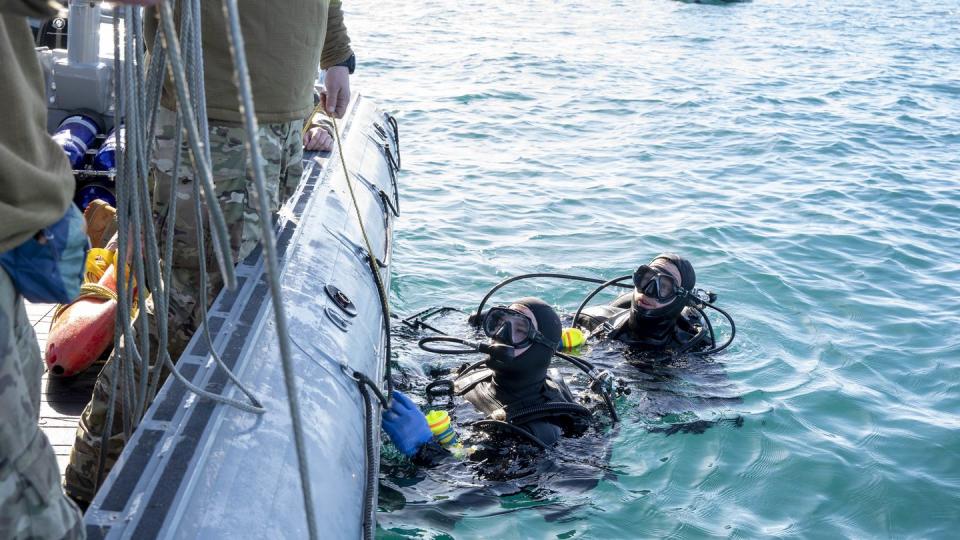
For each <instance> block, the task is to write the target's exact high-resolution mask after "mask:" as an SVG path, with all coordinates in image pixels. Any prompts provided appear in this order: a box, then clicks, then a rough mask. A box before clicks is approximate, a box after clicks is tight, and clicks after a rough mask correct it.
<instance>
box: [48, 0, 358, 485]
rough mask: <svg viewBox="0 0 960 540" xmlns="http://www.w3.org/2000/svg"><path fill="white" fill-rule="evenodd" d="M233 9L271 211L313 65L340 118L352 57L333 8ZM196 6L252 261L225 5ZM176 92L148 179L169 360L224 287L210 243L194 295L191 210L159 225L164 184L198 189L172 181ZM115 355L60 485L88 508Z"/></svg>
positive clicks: (238, 241) (118, 422)
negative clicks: (166, 240) (167, 275)
mask: <svg viewBox="0 0 960 540" xmlns="http://www.w3.org/2000/svg"><path fill="white" fill-rule="evenodd" d="M239 4H240V5H239V8H240V9H239V11H240V17H241V28H242V31H243V35H244V39H245V41H246V55H247V63H248V66H249V69H250V75H251V77H250V78H251V83H252V88H253V98H254V103H255V106H256V114H257V119H258V121H259V132H258V137H259V141H260V149H261V152H262V153H263V156H264V160H265V162H266V164H265V170H264V173H265V174H264V176H265V177H266V180H267V183H268V185H267V190H268V192H269V194H270V201H269V207H270V209H271V210H272V211H273V212H276V211H278V210H279V208H280V206H281V204H282V203H283V201H284V200H285V199H286V198H288V197H289V196H290V195H291V194H292V193H293V192H294V191H295V190H296V188H297V186H298V185H299V182H300V178H301V176H302V172H303V165H302V158H303V149H304V138H303V136H302V134H301V133H302V130H303V125H304V121H305V119H306V118H307V116H308V115H310V113H311V112H312V111H313V109H314V97H313V96H314V80H315V78H316V74H317V67H318V65H319V67H320V68H321V69H324V70H326V75H325V79H324V81H325V86H326V91H325V93H324V95H323V96H322V98H321V99H322V100H323V103H324V106H325V110H326V111H327V112H328V114H331V115H333V116H336V117H342V116H343V115H344V114H345V113H346V107H347V104H348V102H349V100H350V83H349V81H350V73H352V72H353V69H354V66H355V57H354V54H353V51H352V49H351V48H350V39H349V37H348V35H347V30H346V27H345V25H344V22H343V11H342V6H341V2H340V1H339V0H306V1H298V2H291V1H288V0H282V1H275V2H265V1H262V0H240V2H239ZM200 6H201V21H202V26H203V28H202V45H203V57H204V58H203V62H204V79H205V85H206V105H207V117H208V120H209V136H210V155H211V165H212V169H213V178H214V183H215V187H216V191H217V196H218V202H219V204H220V207H221V209H222V210H223V214H224V217H225V219H226V221H227V228H228V232H229V236H230V241H231V248H232V256H233V261H234V262H235V263H236V262H239V261H241V260H243V259H245V258H246V257H247V256H248V255H250V253H251V252H253V250H254V249H255V248H256V247H257V245H258V244H259V243H260V241H261V236H260V234H261V233H260V215H259V213H258V211H257V207H258V202H257V200H256V190H255V188H254V187H253V175H252V173H251V172H250V171H249V170H248V165H247V153H246V151H245V149H244V143H243V141H244V128H243V126H242V117H241V114H240V112H239V104H238V99H237V88H236V85H235V84H234V80H233V59H232V57H231V54H230V49H229V43H228V40H227V33H226V25H225V22H226V21H225V19H224V13H223V7H222V6H221V4H220V2H201V3H200ZM157 23H158V20H157V16H156V13H155V12H153V10H150V11H148V12H147V13H146V15H145V26H146V32H147V36H148V38H147V40H146V42H147V43H152V42H153V39H152V35H153V32H156V31H157V27H158V25H157ZM174 96H175V92H174V91H173V86H172V81H170V80H167V82H166V86H165V89H164V93H163V96H162V98H161V107H160V110H159V111H158V115H157V139H156V147H155V150H154V157H153V164H152V165H153V167H152V176H153V180H154V183H155V191H154V196H153V201H154V209H153V216H154V220H155V221H156V223H157V226H158V231H159V235H160V237H163V236H164V235H165V234H166V231H167V230H168V229H169V228H170V227H173V230H174V245H175V247H174V258H173V261H172V265H173V273H172V274H173V275H172V279H171V282H170V283H168V284H167V286H168V287H170V289H171V296H170V307H169V313H168V314H167V316H168V319H169V325H168V328H169V333H170V341H169V345H168V350H169V352H170V356H171V358H173V359H177V358H179V357H180V355H181V353H182V352H183V350H184V349H185V348H186V345H187V343H188V342H189V341H190V338H191V337H192V336H193V333H194V331H195V330H196V329H197V328H198V327H199V325H200V323H201V315H200V309H201V307H200V302H205V303H206V304H207V305H209V304H210V302H211V301H212V300H213V298H215V297H216V295H217V293H218V292H219V291H220V289H221V287H222V286H223V279H222V276H221V275H220V273H219V272H218V271H217V265H216V263H215V261H214V258H213V251H212V249H211V248H209V247H208V249H207V251H206V255H207V258H206V268H207V272H208V279H209V287H208V289H207V290H206V291H201V290H200V270H199V268H200V266H199V249H198V245H197V242H196V230H197V226H198V225H197V223H196V218H195V214H194V212H193V211H192V209H191V208H190V205H189V204H187V205H183V206H181V207H180V208H179V209H178V211H177V216H176V222H175V223H167V222H166V219H165V218H166V214H167V209H166V204H167V201H169V193H170V191H169V190H170V189H171V186H173V189H176V190H177V197H178V200H179V201H186V202H189V201H193V200H194V196H193V184H194V182H195V181H197V179H195V178H194V176H193V173H192V171H191V170H190V169H189V167H187V166H183V167H181V169H180V176H179V177H178V178H175V179H174V178H171V175H172V169H173V163H174V157H175V152H176V151H177V149H176V148H175V147H174V137H175V135H176V134H175V123H176V113H175V112H174V109H175V108H176V102H175V98H174ZM322 140H323V138H322V136H317V137H312V138H311V139H310V141H309V142H310V143H311V145H317V144H320V143H321V142H322ZM317 149H322V148H317ZM181 163H184V164H188V163H190V159H189V156H188V154H187V152H186V151H185V150H184V149H181ZM184 206H185V207H186V208H184ZM206 234H207V241H206V245H207V246H212V242H211V241H210V238H209V231H208V232H207V233H206ZM152 311H153V310H152V307H151V306H148V307H147V309H145V310H141V314H143V313H145V312H146V315H147V316H148V317H153V313H152ZM149 327H150V329H151V332H155V329H156V324H155V321H151V323H150V324H149ZM151 338H155V336H151ZM154 345H155V343H154ZM120 346H121V347H122V344H121V345H120ZM114 358H115V356H111V358H110V359H109V360H108V362H107V365H106V366H104V368H103V369H102V371H101V373H100V376H99V377H98V379H97V382H96V385H95V387H94V390H93V397H92V399H91V401H90V403H89V404H88V405H87V407H86V408H85V409H84V411H83V414H82V416H81V419H80V424H79V426H78V428H77V437H76V440H75V442H74V445H73V449H72V451H71V455H70V463H69V465H68V466H67V470H66V475H65V479H64V484H65V488H66V491H67V493H68V494H69V495H70V496H71V497H73V498H74V500H76V501H79V502H81V503H85V504H88V503H89V502H90V501H91V500H92V499H93V496H94V494H95V493H96V490H97V488H98V487H99V485H100V483H102V481H103V478H104V477H100V478H98V477H97V470H98V467H99V459H100V451H101V448H100V441H101V435H102V433H103V432H104V430H107V429H108V430H109V431H110V434H109V441H108V445H107V458H106V464H107V470H109V469H110V468H111V467H112V466H113V464H114V462H115V461H116V459H117V458H118V457H119V455H120V452H121V451H122V449H123V446H124V444H125V442H126V440H125V436H124V433H123V424H124V418H125V416H126V415H128V414H131V413H132V412H131V411H127V410H124V408H123V407H122V406H120V405H119V404H120V403H121V402H122V400H120V399H117V400H116V403H117V404H118V405H117V406H116V407H115V410H114V416H113V425H112V426H106V425H105V424H106V418H107V413H108V407H109V405H108V404H109V403H110V393H111V386H112V385H111V383H112V381H111V380H110V374H112V372H113V370H112V369H111V367H110V364H111V362H113V361H114ZM138 376H139V375H138ZM118 387H119V385H118Z"/></svg>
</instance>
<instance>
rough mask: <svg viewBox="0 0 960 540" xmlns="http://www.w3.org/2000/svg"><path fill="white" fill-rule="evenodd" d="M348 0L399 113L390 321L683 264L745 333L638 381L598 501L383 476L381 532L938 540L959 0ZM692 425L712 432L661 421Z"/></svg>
mask: <svg viewBox="0 0 960 540" xmlns="http://www.w3.org/2000/svg"><path fill="white" fill-rule="evenodd" d="M345 8H346V11H347V23H348V27H349V29H350V34H351V37H352V39H353V42H354V46H355V49H356V51H357V54H358V58H359V68H358V72H357V74H356V76H355V77H354V78H353V83H354V85H355V86H356V87H357V88H358V89H360V90H361V91H362V92H364V93H365V94H368V95H371V96H374V97H375V98H376V99H377V100H378V101H379V102H380V103H381V104H382V105H383V106H384V107H385V108H387V109H388V110H391V111H393V112H394V113H395V114H396V116H397V119H398V120H399V123H400V130H401V143H402V153H403V167H404V169H405V170H404V173H403V175H402V177H401V195H402V208H401V210H402V212H403V214H402V217H401V219H400V220H399V221H398V223H397V228H396V234H395V244H394V265H393V283H392V291H391V298H392V306H393V310H394V312H395V313H397V314H400V315H407V314H412V313H414V312H416V311H418V310H420V309H423V308H426V307H429V306H434V305H440V304H443V305H452V306H457V307H461V308H464V309H469V308H470V307H474V306H476V303H477V302H478V301H479V299H480V298H481V297H482V295H483V294H484V292H485V291H486V290H487V289H488V288H490V287H491V286H493V285H494V284H496V283H497V282H498V281H500V280H501V279H504V278H505V277H508V276H511V275H514V274H517V273H523V272H535V271H550V272H570V273H575V274H585V275H596V276H601V277H608V278H609V277H614V276H617V275H622V274H625V273H628V272H629V271H630V270H631V269H632V268H634V267H635V266H636V265H637V264H639V263H641V262H645V261H648V260H649V259H650V258H652V257H653V256H654V255H656V254H657V253H659V252H661V251H675V252H679V253H683V254H685V255H687V256H688V257H689V258H691V259H692V261H693V263H694V264H695V266H696V269H697V273H698V282H699V283H698V284H699V285H701V286H705V287H707V288H709V289H712V290H713V291H715V292H717V293H718V295H719V304H720V305H721V306H723V307H724V308H725V309H727V310H728V311H729V312H730V313H731V314H732V315H733V316H734V318H735V320H736V322H737V336H736V340H735V342H734V344H733V345H732V346H731V347H730V348H729V349H728V350H727V351H725V352H723V353H721V354H720V355H717V356H716V357H715V358H714V359H713V362H710V363H708V364H705V365H703V366H700V367H697V366H685V365H674V366H661V367H662V370H661V371H659V372H658V370H657V369H645V370H637V377H636V388H635V391H634V392H632V393H631V394H630V395H628V396H623V397H621V398H620V399H619V400H618V403H617V406H618V410H619V411H620V414H621V415H622V417H623V421H622V422H621V424H620V426H619V427H618V428H617V429H615V430H611V431H610V432H609V443H608V444H609V446H608V451H607V454H606V455H605V460H607V463H606V464H605V465H604V467H600V468H598V470H601V469H603V470H604V471H605V473H606V474H603V475H602V478H600V479H599V482H597V483H596V485H595V486H594V487H592V489H589V490H570V491H565V490H564V489H562V488H558V489H550V490H545V491H537V490H533V491H528V492H526V493H524V494H519V495H517V494H514V495H509V496H504V497H502V498H501V500H499V501H497V502H495V504H492V505H491V504H487V505H485V506H482V507H470V506H457V505H450V504H446V502H447V501H446V497H447V496H448V495H449V493H446V492H445V493H431V492H430V490H428V489H426V487H429V486H430V485H433V484H431V483H430V482H429V481H427V480H424V481H423V482H422V483H420V484H418V481H417V480H416V478H414V479H412V480H411V479H407V480H404V481H402V482H400V481H398V480H397V479H396V478H391V477H390V476H389V471H388V472H385V476H384V477H383V478H382V479H381V490H382V492H383V494H382V495H381V507H380V514H379V517H378V519H379V527H380V529H379V534H380V535H381V536H383V537H415V538H433V537H440V538H447V537H454V538H513V537H530V538H564V539H565V538H641V537H682V538H702V537H713V536H729V537H763V536H780V537H803V538H836V537H852V538H884V537H895V538H901V537H911V538H956V536H957V534H958V533H957V530H958V528H960V377H958V375H957V374H958V367H960V331H958V328H960V232H958V229H960V209H958V204H960V69H958V66H960V2H956V1H949V0H942V1H933V0H918V1H915V2H877V1H867V0H836V1H833V0H831V1H828V0H807V1H804V0H800V1H792V0H790V1H788V0H757V1H754V2H749V3H737V4H731V5H700V4H693V3H683V2H674V1H669V0H644V1H619V2H618V1H612V0H598V1H594V2H571V1H547V0H530V1H528V2H481V1H462V2H426V3H403V2H373V1H370V0H354V1H351V2H348V3H346V6H345ZM510 291H511V292H512V293H515V294H513V296H520V295H522V294H536V295H539V296H541V297H543V298H544V299H546V300H548V301H549V302H551V303H552V304H554V305H555V306H557V308H558V309H560V310H562V311H564V312H566V313H570V312H572V311H573V310H574V309H576V306H577V304H578V302H579V300H580V299H581V298H582V297H583V295H585V294H586V293H587V292H589V288H586V287H584V286H582V285H577V284H571V283H563V282H557V281H533V282H527V283H526V284H521V285H517V286H516V288H513V289H510ZM499 298H501V299H502V300H509V298H510V294H509V293H505V294H504V295H503V296H500V297H499ZM722 332H726V330H722ZM396 339H397V341H398V343H397V345H396V347H397V348H398V350H399V359H398V361H399V363H400V364H401V366H403V367H404V368H405V369H406V370H413V371H416V370H417V369H419V368H418V367H417V366H416V365H415V364H416V363H417V362H418V361H420V359H422V357H423V355H422V354H419V353H417V352H416V351H414V350H413V348H412V347H411V346H409V344H408V343H404V336H403V335H398V336H396ZM600 352H601V353H602V352H603V351H600ZM607 356H609V355H607ZM705 373H706V375H705ZM650 381H654V382H653V383H651V382H650ZM656 381H661V382H662V381H670V382H669V383H667V387H664V386H663V385H662V384H661V385H660V386H659V387H656V385H657V384H660V383H657V382H656ZM651 384H652V385H653V387H651ZM654 387H656V388H654ZM658 388H659V393H658V390H657V389H658ZM668 395H673V396H675V397H676V396H680V398H682V399H676V400H674V401H664V400H663V399H664V397H665V396H668ZM715 398H716V399H715ZM737 418H739V420H736V421H734V420H733V419H737ZM696 419H706V420H716V419H730V420H731V421H729V422H720V423H718V424H717V425H715V426H713V427H710V428H709V429H706V430H702V432H701V433H697V432H683V431H680V432H670V431H669V430H663V429H660V430H657V429H652V428H653V427H655V426H658V425H660V426H669V425H671V424H672V423H675V422H679V421H690V420H696ZM562 473H563V471H559V472H557V475H559V476H561V477H562ZM398 482H400V483H402V484H403V485H404V489H406V490H407V493H415V494H417V497H418V498H417V500H404V498H403V497H400V498H399V499H397V497H396V496H395V495H396V492H395V491H393V492H392V493H393V494H392V495H391V496H390V497H387V495H386V493H388V492H391V490H390V489H389V487H390V486H397V485H398ZM455 482H458V483H461V484H463V485H464V486H467V485H475V484H477V483H479V480H476V479H470V478H468V477H463V476H461V477H458V478H456V480H455ZM435 483H436V482H435ZM441 484H442V482H441ZM448 487H449V486H448ZM387 498H389V500H387ZM545 507H549V508H552V509H556V508H557V507H559V508H562V509H564V510H563V511H562V512H550V511H546V510H545Z"/></svg>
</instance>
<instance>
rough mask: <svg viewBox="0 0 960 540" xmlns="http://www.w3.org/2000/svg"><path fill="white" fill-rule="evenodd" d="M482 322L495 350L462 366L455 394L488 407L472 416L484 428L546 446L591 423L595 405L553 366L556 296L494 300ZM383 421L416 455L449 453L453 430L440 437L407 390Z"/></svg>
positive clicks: (424, 459)
mask: <svg viewBox="0 0 960 540" xmlns="http://www.w3.org/2000/svg"><path fill="white" fill-rule="evenodd" d="M482 326H483V331H484V333H485V334H486V335H487V337H489V338H491V339H492V345H491V346H490V349H491V352H490V356H489V358H487V359H486V360H485V361H484V362H483V363H481V364H474V365H472V366H470V367H466V366H465V367H464V368H461V369H460V370H459V371H458V372H457V374H456V377H455V378H454V379H453V381H452V386H453V394H454V395H457V396H461V397H463V398H464V399H465V400H466V401H467V402H468V403H470V405H471V406H472V408H473V409H475V410H476V411H478V412H479V413H480V414H481V415H482V419H481V420H480V421H479V422H475V423H474V424H473V425H474V426H475V427H476V428H477V429H483V430H491V429H492V430H495V431H496V432H497V433H498V434H507V435H511V436H514V437H519V440H520V441H522V442H525V443H530V444H532V445H534V446H536V447H540V448H546V447H549V446H552V445H553V444H555V443H556V442H557V441H559V440H560V438H561V437H562V436H564V434H574V433H578V432H581V431H582V430H583V429H584V428H585V427H586V426H587V425H588V424H589V422H590V419H591V412H590V410H589V409H587V408H586V407H583V406H582V405H579V404H578V403H577V402H576V400H575V399H574V397H573V396H572V394H571V392H570V390H569V388H568V387H567V385H566V383H565V382H564V380H563V378H562V377H561V376H560V373H559V371H556V370H550V361H551V359H552V358H553V355H554V353H555V352H556V351H557V349H558V347H559V346H560V335H561V332H562V330H563V328H562V326H561V324H560V317H559V316H557V313H556V311H554V309H553V308H552V307H550V305H549V304H547V303H546V302H544V301H542V300H540V299H538V298H522V299H520V300H517V301H516V302H514V303H513V304H511V305H510V306H509V307H494V308H491V309H490V310H489V311H488V312H487V313H486V315H485V316H484V320H483V325H482ZM382 423H383V429H384V431H386V432H387V435H388V436H389V437H390V440H391V441H392V442H393V443H394V445H395V446H396V447H397V449H398V450H400V452H401V453H402V454H404V455H406V456H407V457H410V458H413V460H414V462H416V463H419V464H424V465H431V464H433V463H435V462H436V461H438V460H439V459H442V458H443V457H445V456H446V455H448V452H447V450H445V449H444V448H441V446H440V445H441V444H442V445H444V446H445V447H446V448H449V446H450V442H449V437H453V435H452V433H451V434H449V435H448V436H446V437H445V436H444V433H437V434H436V437H435V436H434V433H433V431H432V430H431V427H432V426H430V424H429V423H428V421H427V418H426V417H425V416H424V415H423V413H422V412H420V409H419V408H418V407H417V406H416V405H415V404H414V403H413V402H412V401H411V400H410V398H408V397H407V396H405V395H404V394H402V393H400V392H396V391H395V392H394V400H393V402H392V403H391V406H390V408H389V409H387V410H386V411H384V413H383V421H382ZM455 453H456V452H455Z"/></svg>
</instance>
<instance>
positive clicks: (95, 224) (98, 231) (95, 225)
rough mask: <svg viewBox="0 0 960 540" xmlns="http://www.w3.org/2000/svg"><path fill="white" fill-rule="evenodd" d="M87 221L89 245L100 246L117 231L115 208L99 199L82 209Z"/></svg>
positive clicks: (104, 244)
mask: <svg viewBox="0 0 960 540" xmlns="http://www.w3.org/2000/svg"><path fill="white" fill-rule="evenodd" d="M83 219H84V220H85V221H86V222H87V236H89V237H90V244H91V247H95V248H102V247H104V246H106V244H107V242H108V241H109V240H110V238H111V237H113V235H114V234H116V232H117V210H116V209H115V208H114V207H112V206H110V205H109V204H107V203H105V202H104V201H102V200H100V199H96V200H94V201H93V202H91V203H90V204H89V205H88V206H87V209H86V210H84V211H83Z"/></svg>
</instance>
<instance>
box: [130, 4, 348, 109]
mask: <svg viewBox="0 0 960 540" xmlns="http://www.w3.org/2000/svg"><path fill="white" fill-rule="evenodd" d="M238 4H239V10H240V26H241V29H242V30H243V39H244V42H245V43H246V53H247V64H248V67H249V69H250V79H251V84H252V86H253V103H254V107H256V112H257V119H258V120H259V121H260V122H264V123H279V122H288V121H291V120H297V119H303V118H306V117H307V115H309V114H310V112H311V111H312V110H313V83H314V80H315V79H316V76H317V69H318V66H319V67H320V68H322V69H326V68H328V67H330V66H335V65H337V64H339V63H341V62H343V61H345V60H347V59H348V58H350V55H352V54H353V51H352V50H351V49H350V38H349V37H348V36H347V28H346V26H344V24H343V11H342V5H341V4H342V3H341V1H340V0H269V1H268V0H239V2H238ZM200 5H201V13H200V17H201V24H202V26H203V64H204V83H205V84H206V94H207V117H208V118H209V119H210V120H214V121H220V122H224V123H239V122H241V121H242V120H243V119H242V117H241V116H240V112H239V110H238V109H239V107H238V102H237V87H236V85H235V84H234V82H233V60H232V58H231V56H230V48H229V43H228V41H227V33H226V32H227V31H226V24H225V23H226V21H225V19H224V15H223V8H222V4H221V2H220V1H219V0H204V1H203V2H201V3H200ZM151 11H152V13H148V14H147V17H146V21H147V29H146V37H147V43H148V44H152V43H153V39H152V36H153V32H155V31H156V29H157V28H158V26H157V25H158V24H159V20H158V19H157V14H156V11H157V10H156V8H151ZM177 17H178V21H179V14H178V15H177ZM321 51H322V54H321ZM175 96H176V92H175V90H174V87H173V83H172V81H170V80H168V81H167V84H166V86H165V88H164V95H163V98H162V103H163V105H164V106H165V107H167V108H168V109H174V108H176V102H175Z"/></svg>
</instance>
